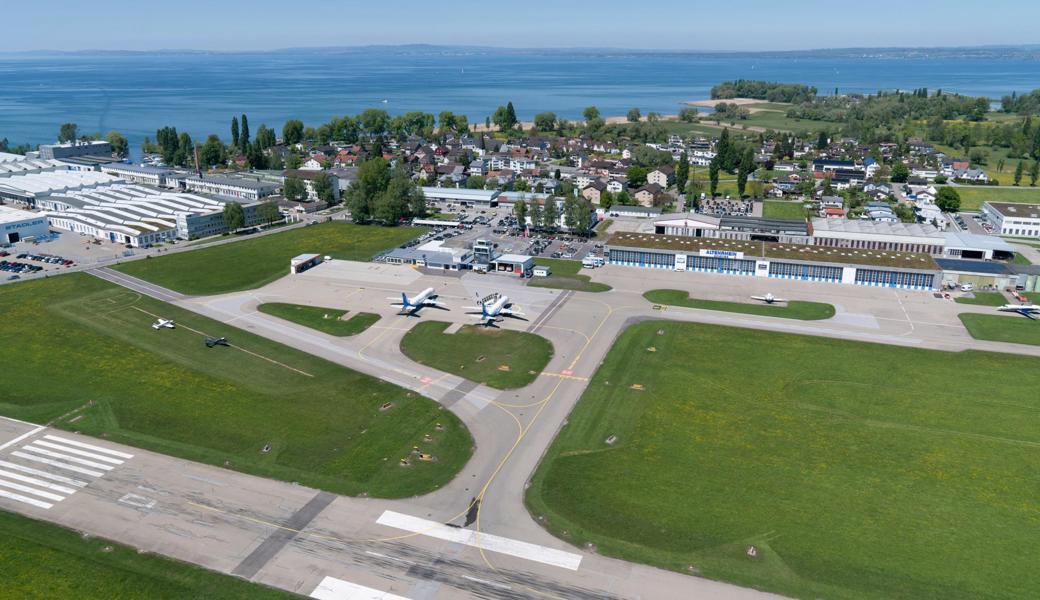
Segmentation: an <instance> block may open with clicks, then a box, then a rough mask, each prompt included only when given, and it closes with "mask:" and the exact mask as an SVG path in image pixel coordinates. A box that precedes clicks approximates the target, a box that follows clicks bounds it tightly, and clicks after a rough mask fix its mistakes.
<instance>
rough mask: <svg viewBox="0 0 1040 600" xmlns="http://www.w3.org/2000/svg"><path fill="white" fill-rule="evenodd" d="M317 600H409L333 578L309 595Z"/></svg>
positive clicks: (326, 579) (323, 581) (329, 578)
mask: <svg viewBox="0 0 1040 600" xmlns="http://www.w3.org/2000/svg"><path fill="white" fill-rule="evenodd" d="M310 597H311V598H317V599H318V600H409V599H408V598H405V597H404V596H398V595H397V594H391V593H390V592H384V591H381V590H377V589H375V588H370V587H365V586H363V585H358V584H356V583H351V582H349V581H343V580H342V579H336V578H335V577H325V579H322V580H321V583H319V584H318V587H316V588H314V591H313V592H311V594H310Z"/></svg>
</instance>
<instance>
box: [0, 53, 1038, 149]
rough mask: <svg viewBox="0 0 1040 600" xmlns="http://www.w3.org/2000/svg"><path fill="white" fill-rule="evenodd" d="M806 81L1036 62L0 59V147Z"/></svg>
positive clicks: (995, 87)
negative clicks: (75, 137)
mask: <svg viewBox="0 0 1040 600" xmlns="http://www.w3.org/2000/svg"><path fill="white" fill-rule="evenodd" d="M738 78H745V79H767V80H774V81H785V82H799V83H806V84H810V85H814V86H816V87H818V88H819V90H820V92H821V93H828V94H829V93H833V91H834V89H835V88H838V89H839V90H840V91H843V92H853V91H854V92H876V91H878V90H879V89H886V90H890V89H913V88H917V87H928V88H929V89H932V90H934V89H936V88H942V89H943V90H948V91H956V92H961V93H965V94H971V95H984V96H989V97H991V98H994V99H999V98H1000V97H1001V96H1003V95H1005V94H1009V93H1010V92H1012V91H1018V92H1023V91H1028V90H1031V89H1033V88H1036V87H1040V61H1036V60H1011V59H992V58H986V59H982V58H971V59H951V58H910V59H908V58H898V59H897V58H838V59H827V58H804V57H799V58H791V57H783V56H778V57H765V58H763V57H758V56H735V57H734V56H724V57H723V56H710V55H704V54H683V53H643V52H624V51H570V50H553V51H547V50H543V51H508V52H499V51H494V50H474V51H466V50H457V49H456V50H449V49H445V50H437V49H430V48H426V49H422V50H414V51H413V50H407V49H403V48H384V49H364V50H351V51H345V52H342V53H334V52H313V51H283V52H278V53H255V54H191V53H169V54H167V53H157V54H145V55H111V54H110V55H96V56H95V55H65V56H56V57H55V56H52V57H43V56H39V57H36V56H19V57H13V58H12V57H9V56H8V57H0V138H3V137H6V138H8V139H9V140H10V141H11V142H12V143H22V142H27V143H31V144H37V143H46V142H50V141H52V140H53V139H54V137H55V136H56V134H57V130H58V127H59V125H60V124H61V123H63V122H67V121H72V122H75V123H77V124H79V126H80V130H81V131H85V132H91V133H93V132H101V133H104V132H107V131H109V130H112V129H117V130H119V131H122V132H123V133H124V134H126V135H127V137H129V138H130V140H131V144H132V145H133V146H134V149H135V150H136V146H137V145H138V144H139V143H140V141H141V140H142V139H143V137H144V136H151V137H154V135H155V130H156V129H157V128H159V127H162V126H164V125H173V126H175V127H177V128H178V130H181V131H188V132H189V133H191V134H192V136H193V137H195V138H196V139H200V138H204V137H205V136H206V135H207V134H209V133H217V134H219V135H221V136H222V137H224V138H225V139H226V138H228V137H229V133H228V131H229V129H228V125H229V121H230V119H231V116H232V115H237V114H241V113H243V112H245V113H247V114H248V115H249V122H250V128H251V130H252V131H253V132H255V131H256V129H257V127H258V126H259V125H260V124H261V123H265V124H267V125H268V126H270V127H273V128H274V129H275V130H276V131H277V132H279V133H280V131H281V126H282V123H283V122H284V121H285V120H286V119H289V118H299V119H302V120H303V121H304V122H305V123H306V124H308V125H318V124H321V123H323V122H325V121H327V120H328V119H329V118H330V117H332V116H334V115H345V114H356V113H358V112H360V111H362V110H364V109H366V108H372V107H377V108H385V109H387V110H388V111H390V112H391V113H400V112H406V111H411V110H421V111H426V112H432V113H437V112H440V111H441V110H451V111H453V112H457V113H463V114H466V115H467V116H468V117H469V118H470V121H471V122H483V121H484V119H485V117H487V116H488V115H490V114H491V113H492V112H493V111H494V109H495V107H496V106H498V105H500V104H504V103H505V102H506V101H509V100H511V101H512V102H513V104H514V106H515V107H516V111H517V114H518V115H519V117H520V118H521V119H524V120H529V119H531V118H532V117H533V116H534V114H535V113H538V112H541V111H553V112H556V113H557V114H558V115H560V116H561V117H565V118H572V119H573V118H579V117H580V115H581V111H582V109H583V108H584V107H586V106H588V105H596V106H598V107H599V108H600V110H601V111H602V113H603V114H604V115H621V114H624V113H625V112H626V111H627V110H628V109H629V108H631V107H634V106H635V107H639V108H641V109H642V110H643V112H644V113H646V112H648V111H658V112H661V113H666V114H667V113H675V112H677V111H678V109H679V108H680V104H681V103H682V102H683V101H687V100H697V99H703V98H707V97H708V90H709V89H710V88H711V86H712V85H714V84H716V83H718V82H720V81H724V80H728V79H738Z"/></svg>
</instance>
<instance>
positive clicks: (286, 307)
mask: <svg viewBox="0 0 1040 600" xmlns="http://www.w3.org/2000/svg"><path fill="white" fill-rule="evenodd" d="M256 309H257V310H259V311H260V312H262V313H264V314H268V315H272V316H275V317H278V318H279V319H285V320H286V321H292V322H293V323H298V324H300V325H304V326H306V327H310V328H311V329H317V330H318V331H321V332H322V333H327V334H329V335H335V336H338V337H346V336H351V335H357V334H359V333H361V332H363V331H365V330H366V329H368V328H369V327H371V326H372V325H375V323H376V321H378V320H379V315H377V314H374V313H366V312H363V313H356V314H355V315H354V316H352V317H350V318H349V319H346V320H343V318H342V317H343V315H345V314H347V311H345V310H337V309H335V308H322V307H320V306H303V305H301V304H284V303H281V302H268V303H266V304H261V305H260V306H257V307H256Z"/></svg>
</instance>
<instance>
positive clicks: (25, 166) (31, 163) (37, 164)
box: [0, 154, 69, 179]
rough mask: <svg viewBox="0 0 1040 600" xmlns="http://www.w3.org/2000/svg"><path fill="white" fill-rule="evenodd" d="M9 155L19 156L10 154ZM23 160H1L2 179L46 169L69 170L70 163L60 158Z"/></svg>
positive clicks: (0, 176)
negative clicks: (63, 161) (67, 163)
mask: <svg viewBox="0 0 1040 600" xmlns="http://www.w3.org/2000/svg"><path fill="white" fill-rule="evenodd" d="M7 156H19V155H17V154H8V155H7ZM20 158H21V159H22V160H6V161H4V160H0V179H2V178H6V177H16V176H18V175H31V174H33V173H43V172H45V171H67V170H68V168H69V167H68V165H66V164H64V163H62V162H61V161H59V160H46V159H43V158H25V157H20Z"/></svg>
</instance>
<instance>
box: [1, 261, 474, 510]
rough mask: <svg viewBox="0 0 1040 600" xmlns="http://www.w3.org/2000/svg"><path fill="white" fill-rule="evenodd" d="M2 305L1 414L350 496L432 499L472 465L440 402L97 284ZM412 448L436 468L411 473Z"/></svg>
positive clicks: (35, 290)
mask: <svg viewBox="0 0 1040 600" xmlns="http://www.w3.org/2000/svg"><path fill="white" fill-rule="evenodd" d="M0 305H2V306H4V307H5V313H4V318H3V319H2V320H0V337H2V338H3V339H10V340H18V368H16V369H8V370H7V371H6V373H5V375H4V380H3V381H4V385H3V387H4V394H3V397H2V398H0V414H4V415H7V416H10V417H14V418H18V419H23V420H26V421H31V422H34V423H47V422H51V421H54V425H55V426H56V427H61V428H66V429H72V430H77V431H81V432H83V433H85V434H87V435H94V436H104V437H105V438H106V439H109V440H111V441H113V442H118V443H123V444H128V445H131V446H137V447H140V448H146V449H149V450H153V451H156V452H161V453H164V454H169V455H173V456H178V457H182V458H186V459H189V460H195V461H199V462H204V463H209V464H213V465H220V466H224V467H226V468H231V469H235V470H238V471H242V472H246V473H252V474H255V475H260V476H264V477H271V478H276V479H281V480H285V481H298V482H300V483H302V484H304V485H308V486H312V487H316V488H320V489H325V490H328V491H331V492H336V493H342V494H355V495H356V494H362V493H367V494H369V495H372V496H386V497H403V496H412V495H415V494H421V493H425V492H429V491H432V490H433V489H436V488H437V487H439V486H441V485H443V484H444V483H446V482H447V481H449V480H450V479H451V478H452V477H454V475H455V474H456V473H457V472H458V471H459V470H460V469H461V468H462V466H463V465H464V464H465V462H466V461H467V460H468V459H469V456H470V454H471V451H472V448H471V446H472V438H471V436H470V435H469V432H468V431H467V430H466V428H465V426H464V425H463V424H462V423H461V422H460V421H459V420H458V419H457V418H456V417H454V416H453V415H452V414H451V413H450V412H448V411H445V410H443V409H442V408H441V407H440V406H439V405H438V404H436V403H435V402H433V401H431V400H428V399H426V398H423V397H421V396H417V395H415V394H413V393H410V392H408V391H407V390H405V389H403V388H400V387H397V386H394V385H391V384H389V383H386V382H383V381H380V380H378V379H375V378H373V377H370V376H368V375H364V374H361V373H358V372H355V371H351V370H349V369H346V368H344V367H341V366H339V365H336V364H333V363H331V362H328V361H325V360H322V359H319V358H317V357H315V356H312V355H309V354H306V353H303V352H300V351H297V350H294V349H292V348H289V347H286V346H283V345H281V344H278V343H276V342H273V341H271V340H268V339H266V338H262V337H260V336H256V335H253V334H251V333H248V332H246V331H244V330H241V329H236V328H235V327H232V326H230V325H225V324H223V323H219V322H217V321H213V320H210V319H207V318H205V317H202V316H199V315H196V314H194V313H191V312H188V311H185V310H182V309H179V308H177V307H175V306H172V305H169V304H166V303H163V302H159V301H157V300H153V299H150V298H146V297H142V296H141V295H139V294H137V293H135V292H132V291H130V290H126V289H124V288H121V287H118V286H115V285H112V284H110V283H107V282H104V281H102V280H100V279H96V278H94V277H91V276H90V275H87V274H79V273H74V274H70V275H65V276H62V277H56V278H51V279H46V280H40V281H32V282H26V283H19V284H15V285H7V286H3V287H2V288H0ZM158 317H162V318H166V319H173V320H174V321H176V328H175V329H160V330H158V331H157V330H154V329H152V328H151V324H152V322H153V321H155V319H156V318H158ZM206 336H224V337H226V338H227V339H228V341H229V342H230V344H231V346H230V347H223V346H215V347H213V348H207V347H206V345H205V343H204V341H205V338H206ZM437 424H440V427H437ZM435 431H436V433H434V432H435ZM425 434H433V437H434V440H433V441H432V442H430V443H424V442H423V436H424V435H425ZM415 445H420V446H422V447H423V448H424V450H423V451H424V452H429V453H431V454H433V455H435V456H436V457H437V461H436V462H429V463H425V462H424V463H422V464H420V465H415V466H413V467H411V468H409V469H402V468H401V467H400V466H398V459H400V458H402V457H404V456H406V455H407V454H408V453H409V452H410V451H411V448H412V447H413V446H415ZM427 448H428V449H427Z"/></svg>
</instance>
